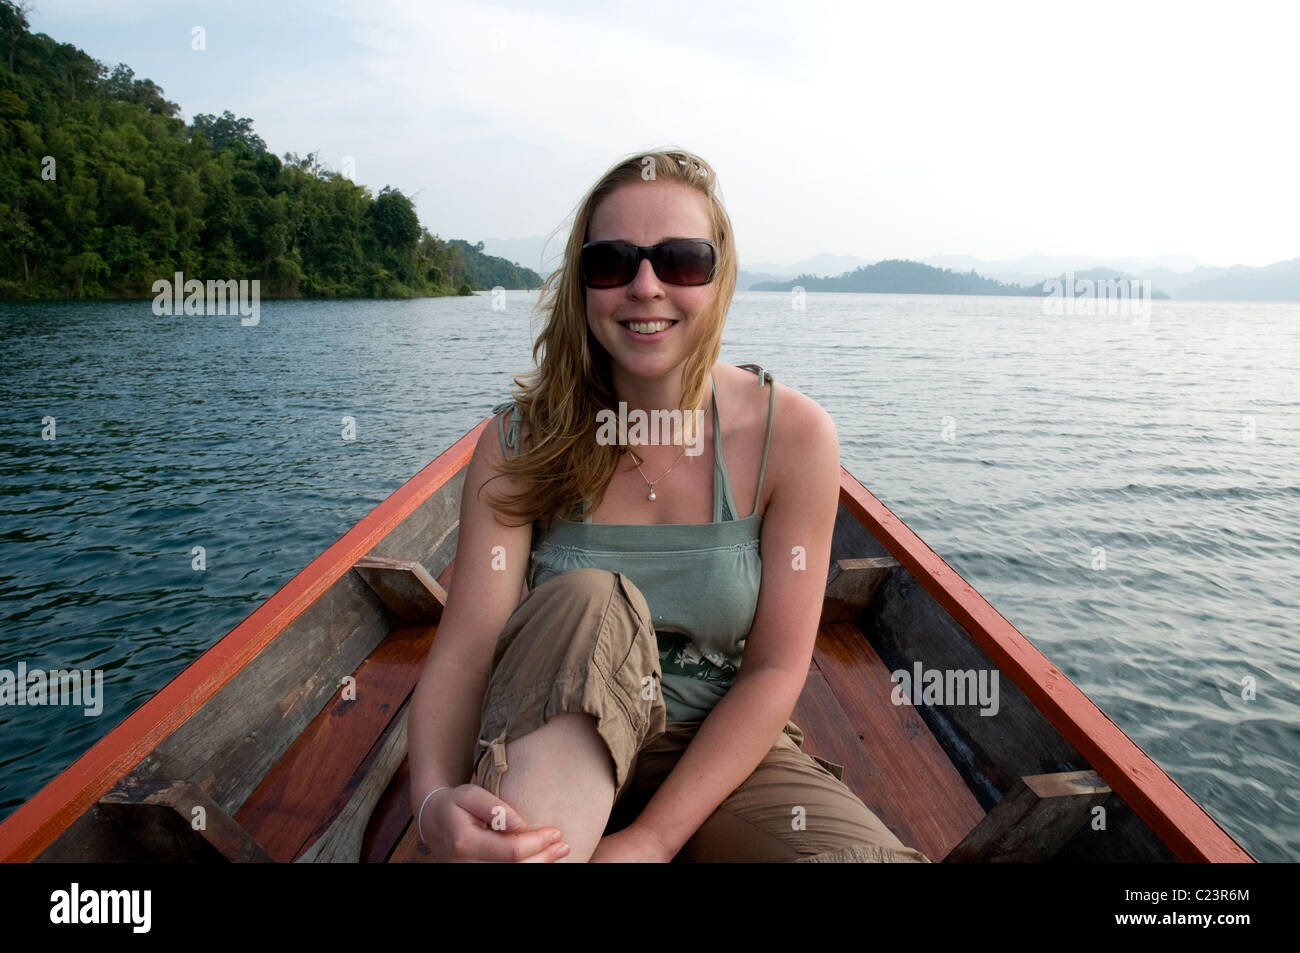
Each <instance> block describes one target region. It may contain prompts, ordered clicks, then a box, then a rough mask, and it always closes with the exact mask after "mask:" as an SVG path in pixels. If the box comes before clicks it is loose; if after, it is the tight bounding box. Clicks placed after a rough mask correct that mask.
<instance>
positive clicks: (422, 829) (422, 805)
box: [415, 784, 447, 847]
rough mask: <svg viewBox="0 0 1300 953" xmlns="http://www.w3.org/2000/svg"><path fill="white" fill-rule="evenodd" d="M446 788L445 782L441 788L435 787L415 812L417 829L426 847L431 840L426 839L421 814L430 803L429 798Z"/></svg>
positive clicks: (421, 841)
mask: <svg viewBox="0 0 1300 953" xmlns="http://www.w3.org/2000/svg"><path fill="white" fill-rule="evenodd" d="M445 790H447V785H445V784H444V785H443V786H442V787H440V788H434V789H433V790H432V791H430V792H429V793H428V794H426V795H425V796H424V800H423V801H421V802H420V809H419V810H418V811H416V812H415V830H416V832H417V833H419V835H420V843H421V844H423V845H424V846H425V847H428V846H429V842H428V841H427V840H425V839H424V828H423V826H422V825H421V821H420V818H421V816H422V815H423V814H424V805H426V804H428V803H429V798H431V797H433V796H434V795H435V794H437V793H438V792H439V791H445Z"/></svg>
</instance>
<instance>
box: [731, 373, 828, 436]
mask: <svg viewBox="0 0 1300 953" xmlns="http://www.w3.org/2000/svg"><path fill="white" fill-rule="evenodd" d="M714 375H715V377H718V378H719V382H720V383H721V377H725V378H726V379H727V381H728V385H729V388H730V392H731V396H732V398H733V399H732V401H731V403H732V404H733V405H734V406H738V407H742V408H744V409H745V410H746V411H748V414H747V416H748V417H750V418H751V419H759V418H761V424H762V425H763V427H764V428H765V427H766V424H767V421H768V419H769V417H770V418H771V421H772V444H773V446H775V445H776V443H777V440H778V435H779V436H780V437H781V442H782V444H787V443H789V442H790V439H791V438H797V437H798V436H799V435H801V434H808V436H809V437H810V438H812V442H813V443H816V442H817V441H818V440H821V441H824V440H825V439H826V438H827V437H828V436H829V437H831V438H833V437H834V436H835V423H834V421H833V420H832V419H831V415H830V414H829V413H827V411H826V410H825V408H823V407H822V406H821V405H820V404H819V403H817V401H815V400H813V399H812V398H811V397H809V396H808V395H807V394H804V393H802V392H801V391H799V390H797V389H795V388H794V387H791V386H790V385H788V384H783V383H781V382H780V381H778V380H777V379H776V374H775V373H774V372H773V371H772V370H771V368H767V367H762V366H760V365H757V364H753V365H749V364H742V365H739V366H732V365H730V364H723V363H721V362H719V363H718V364H716V365H714ZM760 387H761V388H762V393H761V398H756V397H755V396H754V395H755V394H756V393H757V392H758V391H759V388H760ZM761 432H762V430H760V433H761ZM796 442H797V441H796Z"/></svg>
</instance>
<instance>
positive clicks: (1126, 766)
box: [840, 467, 1254, 863]
mask: <svg viewBox="0 0 1300 953" xmlns="http://www.w3.org/2000/svg"><path fill="white" fill-rule="evenodd" d="M840 470H841V472H840V502H841V503H843V504H844V506H845V507H846V508H847V509H848V510H849V512H850V513H852V514H853V515H854V517H856V518H857V519H858V520H859V521H861V522H862V524H863V525H864V526H866V527H867V528H868V529H869V530H870V531H871V533H872V534H873V535H874V536H875V537H876V539H878V540H879V541H880V542H881V544H882V545H884V546H885V548H886V549H888V550H889V552H890V555H892V556H893V557H894V558H895V559H897V560H898V561H899V563H901V564H902V565H903V566H904V567H906V569H907V570H908V572H910V573H911V574H912V576H913V577H915V579H916V581H917V582H919V583H920V584H921V585H922V586H923V587H924V588H925V590H926V592H928V593H930V595H931V596H933V597H934V599H935V601H936V602H938V603H939V605H941V606H942V607H943V608H944V609H945V610H947V611H948V612H949V613H950V614H951V615H952V617H953V618H954V619H956V620H957V622H959V623H960V624H961V625H962V627H963V628H965V629H966V631H967V632H969V633H970V635H971V637H972V638H973V639H974V640H975V642H976V643H977V644H978V645H979V646H980V648H982V649H983V650H984V651H985V652H986V653H987V654H988V656H989V658H990V659H992V660H993V663H994V664H995V665H997V666H998V668H1000V669H1001V670H1002V671H1003V672H1004V673H1005V674H1006V675H1007V676H1008V677H1009V678H1010V679H1011V680H1012V681H1013V682H1015V683H1016V685H1017V686H1018V687H1019V688H1020V690H1021V691H1023V692H1024V693H1025V695H1026V696H1027V697H1028V698H1029V700H1030V702H1032V703H1033V704H1034V706H1035V707H1037V708H1038V710H1039V711H1041V712H1042V713H1043V715H1044V716H1045V717H1046V718H1047V720H1048V721H1050V722H1051V723H1052V725H1053V726H1054V727H1055V728H1056V729H1057V730H1058V731H1059V732H1060V733H1061V734H1062V736H1064V737H1065V739H1066V740H1067V741H1069V742H1070V744H1072V745H1074V747H1075V748H1076V749H1077V750H1078V752H1079V753H1080V754H1081V755H1083V756H1084V757H1085V758H1086V759H1087V760H1088V763H1089V764H1091V765H1092V768H1093V770H1094V771H1096V772H1097V773H1098V774H1099V775H1101V777H1102V779H1103V780H1105V782H1106V783H1107V784H1108V785H1110V787H1111V790H1113V791H1115V792H1116V793H1118V794H1119V796H1120V797H1122V798H1123V799H1124V801H1125V802H1126V803H1127V804H1128V805H1129V806H1130V807H1132V808H1133V810H1134V811H1136V812H1137V815H1138V816H1139V817H1140V818H1142V820H1143V821H1144V822H1146V824H1147V826H1149V827H1150V828H1151V829H1152V831H1154V832H1155V834H1156V836H1157V837H1159V838H1160V839H1161V840H1162V841H1164V843H1165V844H1166V846H1168V847H1169V849H1170V850H1171V851H1173V853H1174V855H1175V856H1177V857H1178V858H1179V860H1183V861H1217V862H1225V861H1227V862H1238V863H1242V862H1244V863H1252V862H1254V858H1253V857H1251V856H1250V854H1248V853H1247V852H1246V850H1245V849H1244V848H1243V847H1242V846H1241V845H1240V844H1238V843H1237V842H1236V841H1235V840H1233V839H1232V837H1231V836H1230V835H1229V834H1228V833H1227V832H1226V831H1225V830H1223V828H1221V827H1220V826H1219V825H1218V823H1217V822H1216V821H1215V820H1214V818H1212V817H1210V815H1209V814H1207V813H1205V810H1204V809H1203V808H1202V807H1201V806H1200V805H1199V804H1197V803H1196V801H1195V800H1193V799H1192V797H1191V795H1189V794H1188V793H1187V792H1186V791H1184V790H1183V789H1182V788H1180V787H1179V786H1178V785H1177V784H1176V783H1175V782H1174V780H1173V779H1172V778H1170V777H1169V775H1167V774H1165V772H1164V771H1163V770H1162V769H1161V768H1160V766H1159V765H1157V764H1156V763H1155V762H1154V761H1152V760H1151V758H1150V757H1149V756H1148V755H1147V754H1146V752H1144V751H1143V750H1142V749H1141V748H1139V747H1138V746H1137V745H1136V744H1135V743H1134V742H1133V739H1132V738H1130V737H1129V736H1128V735H1126V734H1125V733H1124V732H1123V731H1122V730H1121V729H1120V728H1119V726H1118V725H1116V724H1115V723H1114V722H1113V721H1111V720H1110V719H1109V718H1107V717H1106V715H1105V713H1104V712H1102V710H1101V709H1100V708H1098V707H1097V706H1096V705H1095V704H1093V702H1092V700H1091V699H1089V698H1088V696H1087V695H1085V694H1084V693H1083V692H1082V690H1080V689H1079V687H1078V686H1077V685H1075V684H1074V683H1073V682H1071V681H1070V680H1069V679H1068V678H1066V677H1065V675H1064V673H1062V672H1061V671H1060V670H1058V669H1057V668H1056V666H1054V665H1053V664H1052V663H1051V662H1049V661H1048V660H1047V658H1046V657H1045V656H1044V655H1043V653H1042V652H1040V651H1038V649H1037V648H1035V647H1034V646H1033V645H1032V644H1031V643H1030V642H1029V640H1028V639H1026V638H1025V637H1024V636H1023V635H1021V634H1020V632H1019V631H1018V630H1017V629H1016V627H1015V626H1013V625H1012V624H1011V623H1010V622H1008V621H1007V620H1006V619H1005V618H1003V617H1002V615H1001V613H999V612H998V611H997V610H996V609H994V608H993V607H992V606H991V605H989V603H988V602H987V601H986V600H985V599H984V597H983V596H981V595H980V594H979V593H978V592H976V591H975V588H974V587H973V586H972V585H971V584H970V583H968V582H967V581H966V580H965V579H963V578H962V577H961V576H960V575H958V573H957V571H956V570H954V569H953V568H952V567H951V566H949V565H948V564H947V563H946V562H944V561H943V559H941V558H940V557H939V555H938V554H937V553H936V552H935V551H934V550H932V549H931V548H930V547H929V546H927V545H926V544H925V543H924V542H922V540H921V539H920V537H918V536H917V535H916V534H915V533H913V532H912V531H911V530H910V529H908V528H907V525H906V524H905V523H904V522H903V521H902V520H901V519H899V518H898V517H897V516H895V515H894V514H893V513H892V512H891V511H890V510H889V508H888V507H887V506H885V504H883V503H881V502H880V500H878V499H876V497H875V495H874V494H872V492H871V491H870V490H868V489H867V488H866V487H864V486H863V485H862V484H861V483H859V482H858V481H857V479H856V478H855V477H854V476H853V474H851V473H849V472H848V471H847V470H845V469H844V468H843V467H841V468H840Z"/></svg>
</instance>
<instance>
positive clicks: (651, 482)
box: [628, 446, 686, 503]
mask: <svg viewBox="0 0 1300 953" xmlns="http://www.w3.org/2000/svg"><path fill="white" fill-rule="evenodd" d="M628 453H630V454H632V462H633V463H635V464H636V469H637V472H638V473H640V474H641V479H643V480H645V485H646V486H647V487H648V488H649V489H650V502H651V503H653V502H654V501H655V484H656V483H658V482H659V480H662V479H663V478H664V477H666V476H667V475H668V474H669V473H671V472H672V469H673V467H675V466H677V463H678V461H680V460H681V458H682V456H683V455H685V453H686V447H685V446H683V447H682V452H681V453H679V454H677V459H676V460H674V461H673V462H672V464H671V465H670V466H669V467H668V469H667V470H665V471H664V472H663V473H662V474H660V475H659V480H651V479H650V478H649V477H648V476H646V475H645V471H644V470H642V469H641V461H640V460H638V459H637V458H636V453H635V451H633V450H631V449H630V448H629V449H628Z"/></svg>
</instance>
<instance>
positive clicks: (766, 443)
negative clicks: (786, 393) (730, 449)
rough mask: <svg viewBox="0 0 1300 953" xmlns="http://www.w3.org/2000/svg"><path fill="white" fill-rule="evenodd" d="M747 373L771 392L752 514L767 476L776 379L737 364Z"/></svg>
mask: <svg viewBox="0 0 1300 953" xmlns="http://www.w3.org/2000/svg"><path fill="white" fill-rule="evenodd" d="M737 366H738V367H743V368H744V369H745V370H747V371H753V372H754V373H755V374H757V375H758V386H759V387H762V386H763V385H764V384H770V385H771V390H770V392H769V393H768V395H767V435H766V436H764V438H763V463H762V465H761V466H760V467H759V469H758V489H756V490H755V491H754V510H753V511H754V512H755V513H757V512H758V501H759V500H760V499H762V497H763V477H764V476H765V475H766V474H767V451H768V450H769V449H771V447H772V417H773V414H774V411H775V410H776V378H775V377H773V376H772V372H771V371H768V370H764V369H763V368H762V367H760V366H759V365H758V364H739V365H737Z"/></svg>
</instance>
